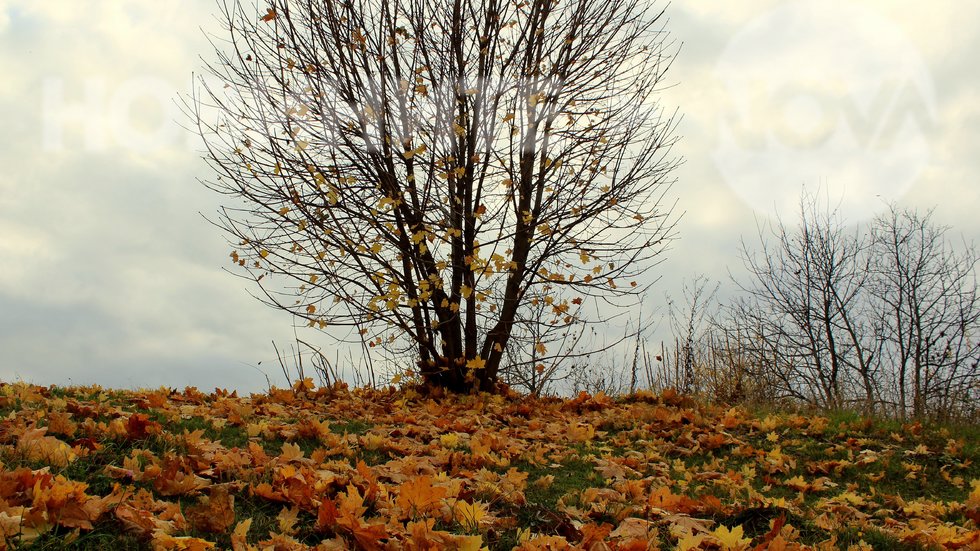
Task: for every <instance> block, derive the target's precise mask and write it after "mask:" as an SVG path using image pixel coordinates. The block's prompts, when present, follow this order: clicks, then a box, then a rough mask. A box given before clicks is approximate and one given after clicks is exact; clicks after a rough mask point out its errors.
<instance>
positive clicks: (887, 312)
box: [871, 205, 980, 417]
mask: <svg viewBox="0 0 980 551" xmlns="http://www.w3.org/2000/svg"><path fill="white" fill-rule="evenodd" d="M932 217H933V212H932V211H929V212H926V213H925V214H921V215H920V214H918V213H916V212H915V211H911V210H901V209H899V208H897V207H896V206H894V205H893V206H892V207H891V209H890V210H889V211H888V212H887V213H885V214H884V215H882V216H879V217H878V218H877V219H876V220H875V224H874V226H873V228H872V235H873V243H874V246H873V254H872V255H871V257H872V259H873V262H872V267H873V272H874V278H873V281H874V284H873V285H872V289H873V292H874V296H875V299H876V301H877V307H876V311H877V321H878V323H879V324H880V331H881V342H882V354H883V355H884V357H885V359H886V360H887V365H888V366H889V367H890V373H891V374H892V375H893V379H892V380H893V381H894V382H895V386H894V388H893V389H892V390H893V391H896V392H897V394H898V396H897V400H898V404H897V405H898V411H899V412H900V413H901V414H902V415H905V414H906V413H912V414H913V415H915V416H917V417H921V416H924V415H927V414H941V415H942V414H945V413H948V412H951V411H953V410H955V409H957V408H958V406H961V405H963V404H964V403H965V404H969V403H971V402H972V403H973V404H976V400H978V398H980V392H978V390H980V384H978V383H980V372H978V370H977V363H978V361H980V343H978V342H977V340H978V337H980V295H978V293H977V279H976V267H977V261H978V258H977V253H976V250H975V249H974V248H973V247H972V246H965V247H963V248H962V249H961V250H960V251H957V250H956V249H955V248H954V247H953V246H952V244H951V243H950V241H949V239H948V238H947V232H948V228H947V227H944V226H937V225H935V224H934V223H933V222H932ZM957 402H960V403H957Z"/></svg>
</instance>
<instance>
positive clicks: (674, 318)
mask: <svg viewBox="0 0 980 551" xmlns="http://www.w3.org/2000/svg"><path fill="white" fill-rule="evenodd" d="M709 283H710V282H709V280H708V278H707V277H706V276H705V275H703V274H699V275H697V276H695V278H694V280H693V281H692V282H691V283H690V284H687V283H685V284H684V286H683V289H682V291H681V294H682V297H683V299H684V303H683V304H682V305H680V306H679V305H677V303H676V302H675V301H673V300H671V299H670V298H669V297H668V299H667V310H668V316H669V318H670V327H671V331H672V333H673V335H674V348H675V351H676V358H677V362H676V364H675V365H676V367H677V368H678V369H679V370H680V372H681V374H680V376H679V377H678V378H677V382H678V383H680V389H681V390H683V391H684V392H691V391H692V390H694V386H695V364H697V363H700V362H701V361H702V360H703V359H704V357H705V354H704V353H703V352H704V351H703V350H699V348H700V347H701V345H705V344H707V342H706V341H708V340H709V336H708V333H707V331H708V327H707V325H706V323H707V322H710V321H711V317H712V315H713V312H711V307H712V305H713V304H714V301H715V295H716V294H717V292H718V284H717V283H715V285H714V286H713V287H712V288H709Z"/></svg>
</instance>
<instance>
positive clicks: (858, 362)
mask: <svg viewBox="0 0 980 551" xmlns="http://www.w3.org/2000/svg"><path fill="white" fill-rule="evenodd" d="M800 216H801V219H800V223H799V225H798V226H797V227H796V228H791V227H789V226H787V225H786V224H784V223H782V222H778V223H777V224H776V225H775V226H774V227H772V228H771V229H770V231H771V233H770V235H768V236H767V235H766V234H765V232H764V231H763V230H762V229H761V228H760V231H759V240H760V246H761V250H760V251H759V252H758V253H753V252H751V249H750V247H749V246H747V245H746V244H744V243H743V248H742V250H743V260H744V263H745V266H746V268H748V271H749V273H750V274H751V279H750V281H749V282H748V283H746V284H743V285H742V287H741V288H742V290H743V291H744V292H745V293H746V294H747V299H746V303H745V304H743V305H742V307H741V308H740V311H741V312H742V313H743V314H744V315H747V316H749V319H748V320H746V321H745V323H744V325H746V326H748V327H755V328H757V329H758V331H759V333H758V334H757V335H755V338H757V339H760V340H762V341H763V342H764V343H765V344H766V345H767V346H766V348H770V349H772V350H773V351H774V354H776V355H778V356H779V361H778V366H776V367H778V368H779V369H787V370H788V372H786V373H784V374H783V375H782V378H783V381H784V382H785V384H786V386H787V388H786V389H785V390H786V391H787V392H789V393H791V394H796V395H798V396H799V397H801V398H804V399H806V400H807V401H809V402H812V403H814V404H819V405H821V406H826V407H840V406H843V405H844V404H845V402H847V401H848V400H847V398H848V396H847V394H848V392H847V391H848V390H849V389H848V388H847V386H848V385H849V384H858V385H860V386H861V387H862V389H863V394H864V396H863V398H864V400H865V401H866V403H868V404H871V403H872V402H873V401H874V391H875V385H874V380H873V378H874V371H875V369H876V368H875V364H874V363H873V362H874V361H875V357H874V355H873V354H872V353H870V352H869V350H868V348H867V343H868V342H869V339H870V335H869V333H868V332H869V330H870V328H869V327H868V326H867V324H866V323H864V322H863V318H862V317H861V313H862V312H861V309H862V300H863V299H864V297H863V295H862V293H863V292H864V286H865V283H866V280H867V277H868V258H867V255H866V254H865V250H866V249H867V246H868V244H867V241H866V239H864V238H863V237H861V236H860V234H859V233H858V232H857V231H854V232H850V231H848V230H847V228H846V227H845V226H844V224H843V222H842V221H841V220H840V218H839V216H838V215H837V214H836V212H834V211H833V210H831V209H823V208H820V206H819V203H818V200H817V199H816V198H815V197H813V196H805V197H804V198H803V199H802V200H801V203H800Z"/></svg>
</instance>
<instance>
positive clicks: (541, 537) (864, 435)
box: [0, 380, 980, 550]
mask: <svg viewBox="0 0 980 551" xmlns="http://www.w3.org/2000/svg"><path fill="white" fill-rule="evenodd" d="M0 414H2V416H3V418H2V420H0V550H3V549H9V548H27V549H41V548H51V549H61V548H75V549H117V548H143V549H188V550H198V549H214V548H220V549H235V550H257V549H275V550H294V549H297V550H298V549H323V550H327V549H352V548H359V549H369V550H379V549H420V550H421V549H469V550H479V549H484V548H489V549H511V548H519V549H527V550H531V549H553V550H558V549H590V550H605V549H636V550H640V549H675V548H676V549H685V550H686V549H721V550H747V549H758V550H762V549H774V550H784V549H894V548H908V549H932V548H947V549H977V548H980V531H978V524H980V471H978V469H977V466H976V465H975V464H974V462H973V458H974V457H975V455H976V453H977V451H976V444H977V443H976V442H975V441H972V442H971V440H972V438H971V437H969V436H967V437H963V436H962V435H958V434H957V433H956V432H951V431H949V430H933V429H926V428H923V426H922V425H920V424H917V423H912V424H905V425H902V424H900V423H895V424H893V426H892V427H891V429H889V428H887V427H886V428H882V426H879V425H876V424H875V423H873V422H871V421H868V420H862V419H860V418H858V417H856V418H855V419H854V420H853V421H851V422H839V421H831V420H830V419H828V418H827V417H821V416H819V415H816V416H803V415H799V414H750V413H748V412H746V411H744V410H742V409H737V408H732V409H728V408H721V407H710V406H703V405H698V404H696V403H694V402H693V401H692V400H690V399H687V398H685V397H682V396H678V395H677V394H676V393H673V392H670V391H668V392H666V393H664V394H660V395H654V394H651V393H639V394H636V395H632V396H628V397H623V398H617V399H613V398H610V397H608V396H605V395H603V394H598V395H595V396H590V395H587V394H581V395H579V396H578V397H576V398H574V399H570V400H561V399H556V398H551V399H536V398H528V397H521V396H516V395H510V396H503V397H502V396H490V395H474V396H462V397H432V396H422V395H420V394H419V393H418V392H417V391H415V390H411V389H409V390H394V389H390V390H381V391H379V390H368V389H356V390H349V389H348V388H347V387H346V386H343V385H336V386H334V387H330V388H319V389H317V388H314V385H313V384H312V383H311V382H310V381H309V380H306V381H301V382H298V383H297V384H296V385H295V386H294V387H293V388H292V389H284V390H281V389H272V390H271V391H270V392H269V393H267V394H262V395H252V396H250V397H238V396H237V395H236V394H234V393H228V392H224V391H215V392H214V393H211V394H204V393H201V392H199V391H197V390H196V389H194V388H188V389H185V390H183V391H175V390H170V389H160V390H156V391H114V390H105V389H102V388H98V387H85V388H57V387H50V388H45V387H38V386H33V385H28V384H23V383H16V384H4V383H0Z"/></svg>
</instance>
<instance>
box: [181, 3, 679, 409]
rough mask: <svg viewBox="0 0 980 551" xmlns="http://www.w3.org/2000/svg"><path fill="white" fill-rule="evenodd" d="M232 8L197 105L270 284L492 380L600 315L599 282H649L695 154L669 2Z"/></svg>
mask: <svg viewBox="0 0 980 551" xmlns="http://www.w3.org/2000/svg"><path fill="white" fill-rule="evenodd" d="M221 7H222V10H221V19H222V22H223V25H224V26H225V28H226V29H227V30H228V33H229V35H228V36H227V37H226V38H224V39H223V40H224V41H223V42H221V43H219V42H218V41H217V39H216V40H215V42H214V44H215V49H216V51H217V55H218V61H217V62H215V63H213V64H212V65H210V66H209V67H208V78H207V79H202V80H201V85H200V89H199V91H198V92H197V93H196V94H195V96H194V98H192V101H191V102H190V104H191V106H192V108H193V110H194V116H195V118H196V122H197V125H198V128H199V131H200V133H201V135H202V136H203V137H204V138H205V141H206V143H207V148H208V150H207V157H208V159H209V162H210V164H211V165H212V167H213V168H214V169H215V170H216V172H217V174H218V175H217V176H216V177H215V178H214V179H211V180H210V181H208V182H206V183H207V185H209V186H210V187H211V188H213V189H215V190H217V191H219V192H221V193H224V194H227V195H228V196H229V197H230V199H229V202H228V204H227V205H226V207H225V208H224V209H223V210H222V211H221V216H220V219H219V220H218V221H217V224H218V225H220V226H221V227H223V228H224V229H225V230H226V231H227V232H228V234H230V236H231V239H232V240H233V242H234V246H235V250H234V251H233V252H232V260H233V261H234V262H235V263H236V264H237V265H238V266H239V267H240V268H242V269H244V271H245V273H244V274H243V275H245V277H248V278H251V279H252V280H254V281H255V282H257V283H258V286H259V289H260V290H261V293H262V294H261V298H262V299H263V300H264V301H266V302H268V303H269V304H271V305H273V306H275V307H278V308H281V309H284V310H287V311H289V312H291V313H292V314H294V315H296V316H299V317H300V318H303V319H305V320H306V322H307V323H308V324H309V325H311V326H315V327H318V328H321V329H324V330H327V331H329V332H330V333H331V334H332V335H334V336H336V337H337V338H340V339H342V340H351V341H354V342H356V341H361V342H364V343H365V345H366V346H367V347H384V348H386V349H387V350H390V351H395V352H397V353H399V354H406V353H407V354H415V355H416V357H417V358H418V365H419V367H420V372H421V375H422V376H423V378H424V379H425V380H426V381H427V382H428V383H430V384H434V385H437V386H442V387H447V388H450V389H453V390H469V389H474V388H477V389H487V390H489V389H493V388H494V387H495V383H496V381H497V378H498V372H499V370H500V368H501V363H502V359H503V358H504V355H505V351H508V350H513V351H515V353H516V354H517V355H519V356H523V357H524V358H525V359H526V358H529V357H533V356H535V355H537V356H541V355H543V354H545V353H546V352H547V351H548V349H549V345H552V343H551V342H545V341H544V340H542V339H544V338H546V337H550V336H554V339H555V341H560V339H561V338H564V337H565V336H567V335H563V334H564V333H567V331H568V330H569V328H571V327H572V326H574V325H575V324H579V323H586V322H588V321H590V320H591V321H598V320H594V319H591V318H587V317H586V316H585V315H582V314H581V311H579V310H578V309H577V308H576V307H577V306H578V305H579V304H581V302H582V301H583V299H584V298H588V297H599V298H602V299H603V300H613V301H615V300H620V299H630V298H631V297H637V296H640V294H641V293H642V292H643V291H644V289H645V287H646V285H645V284H644V283H643V281H642V280H641V279H640V276H641V275H643V273H644V272H645V270H647V269H648V268H649V267H650V266H651V265H652V264H653V259H654V258H655V257H656V256H657V255H658V253H659V252H660V251H662V249H663V247H664V245H665V244H666V242H667V241H668V240H669V239H670V237H671V235H672V226H673V217H672V216H670V214H671V208H670V205H666V208H665V201H664V199H665V195H664V194H665V193H666V192H667V189H668V187H669V184H670V180H669V178H670V173H671V169H672V168H673V167H674V166H675V165H676V161H675V160H674V159H673V158H672V157H669V149H670V145H671V144H672V143H673V138H672V136H671V134H672V130H673V128H674V122H675V121H674V118H673V117H672V116H664V115H663V112H662V109H661V107H660V105H659V104H658V103H657V101H656V95H657V91H658V88H659V86H660V83H661V79H662V77H663V75H664V73H665V72H666V71H667V69H668V67H669V63H670V60H671V59H672V55H671V52H669V51H668V48H670V43H669V42H667V39H666V35H665V32H664V30H663V28H662V21H663V18H662V15H663V13H662V11H657V10H654V9H653V8H652V7H651V5H650V3H649V2H647V1H645V0H614V1H607V2H595V1H592V0H568V1H563V2H557V1H555V0H529V1H527V2H520V3H517V2H507V1H501V0H339V1H332V2H321V1H314V0H270V2H269V3H267V4H263V5H262V7H261V8H258V7H257V6H255V5H254V4H252V5H250V4H247V3H244V2H241V1H238V0H223V3H222V4H221ZM215 81H216V82H217V84H213V82H215ZM209 82H211V83H212V84H209ZM531 304H536V305H540V304H544V305H546V306H547V310H548V316H549V321H550V320H551V318H554V320H555V321H554V323H551V327H550V328H549V331H547V332H546V333H547V335H544V336H542V331H541V330H540V327H538V326H537V324H538V323H539V319H536V318H534V317H533V316H532V312H533V310H529V309H528V306H529V305H531ZM552 353H553V352H552Z"/></svg>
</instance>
